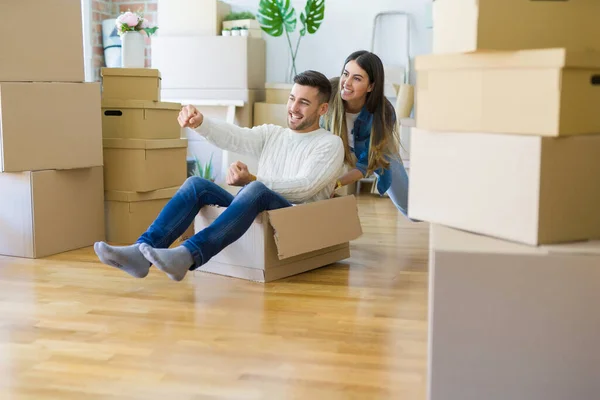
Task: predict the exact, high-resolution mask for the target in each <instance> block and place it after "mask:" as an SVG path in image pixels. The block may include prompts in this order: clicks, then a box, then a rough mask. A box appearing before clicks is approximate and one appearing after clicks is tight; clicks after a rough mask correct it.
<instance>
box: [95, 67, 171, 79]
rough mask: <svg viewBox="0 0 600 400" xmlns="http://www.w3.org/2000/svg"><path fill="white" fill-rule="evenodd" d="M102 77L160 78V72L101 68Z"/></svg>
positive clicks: (147, 69) (139, 69)
mask: <svg viewBox="0 0 600 400" xmlns="http://www.w3.org/2000/svg"><path fill="white" fill-rule="evenodd" d="M100 74H101V76H102V77H105V76H131V77H135V76H138V77H150V78H160V77H161V76H160V71H159V70H158V69H155V68H102V69H101V70H100Z"/></svg>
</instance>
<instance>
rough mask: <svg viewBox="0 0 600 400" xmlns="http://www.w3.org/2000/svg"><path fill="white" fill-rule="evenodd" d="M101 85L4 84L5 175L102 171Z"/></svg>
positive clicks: (0, 104)
mask: <svg viewBox="0 0 600 400" xmlns="http://www.w3.org/2000/svg"><path fill="white" fill-rule="evenodd" d="M99 109H100V86H99V85H98V84H97V83H39V82H38V83H21V82H1V83H0V172H21V171H36V170H43V169H70V168H84V167H95V166H102V128H101V126H102V125H101V120H100V114H99V112H98V111H99Z"/></svg>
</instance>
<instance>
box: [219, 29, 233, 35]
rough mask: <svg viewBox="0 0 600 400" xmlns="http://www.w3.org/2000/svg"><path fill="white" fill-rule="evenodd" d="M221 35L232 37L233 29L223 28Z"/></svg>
mask: <svg viewBox="0 0 600 400" xmlns="http://www.w3.org/2000/svg"><path fill="white" fill-rule="evenodd" d="M221 35H223V36H231V29H226V28H223V30H222V31H221Z"/></svg>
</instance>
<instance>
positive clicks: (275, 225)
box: [194, 196, 362, 282]
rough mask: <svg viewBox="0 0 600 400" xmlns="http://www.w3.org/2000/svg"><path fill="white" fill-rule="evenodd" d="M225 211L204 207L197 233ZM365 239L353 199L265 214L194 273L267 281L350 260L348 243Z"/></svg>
mask: <svg viewBox="0 0 600 400" xmlns="http://www.w3.org/2000/svg"><path fill="white" fill-rule="evenodd" d="M223 211H225V208H219V207H213V206H209V207H203V208H202V209H201V210H200V213H199V214H198V216H197V217H196V220H195V223H194V227H195V228H194V229H195V231H196V232H200V231H201V230H202V229H204V228H205V227H207V226H208V225H210V224H211V223H212V222H213V221H214V220H215V219H217V218H218V216H219V215H220V214H221V213H222V212H223ZM361 234H362V228H361V226H360V220H359V218H358V210H357V204H356V198H355V197H354V196H346V197H339V198H334V199H330V200H323V201H319V202H314V203H309V204H303V205H297V206H293V207H288V208H284V209H280V210H273V211H266V212H263V213H261V214H260V215H259V216H258V217H257V218H256V220H255V221H254V222H253V223H252V225H251V226H250V229H248V231H246V233H245V234H244V235H243V236H242V237H241V238H240V239H238V240H237V241H236V242H234V243H232V244H230V245H229V246H227V247H226V248H225V249H224V250H223V251H221V252H220V253H219V254H217V255H216V256H215V257H213V258H212V259H211V260H210V261H209V262H208V263H206V264H204V265H203V266H202V267H200V268H198V269H197V270H196V271H204V272H212V273H215V274H220V275H226V276H231V277H235V278H241V279H248V280H252V281H257V282H269V281H273V280H277V279H281V278H285V277H288V276H292V275H295V274H300V273H302V272H306V271H310V270H313V269H316V268H319V267H322V266H325V265H329V264H332V263H335V262H338V261H340V260H343V259H346V258H348V257H350V247H349V242H350V241H351V240H354V239H356V238H358V237H359V236H360V235H361Z"/></svg>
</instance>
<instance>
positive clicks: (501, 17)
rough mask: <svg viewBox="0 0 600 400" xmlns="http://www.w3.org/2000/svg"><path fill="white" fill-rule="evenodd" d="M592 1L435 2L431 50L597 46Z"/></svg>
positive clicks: (598, 9)
mask: <svg viewBox="0 0 600 400" xmlns="http://www.w3.org/2000/svg"><path fill="white" fill-rule="evenodd" d="M599 14H600V2H598V1H596V0H436V1H435V2H434V3H433V52H434V53H464V52H471V51H478V50H518V49H536V48H549V47H565V48H568V49H570V50H592V49H595V50H600V43H599V42H598V40H597V38H598V37H599V36H600V26H599V25H598V24H597V23H596V16H597V15H599Z"/></svg>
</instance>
